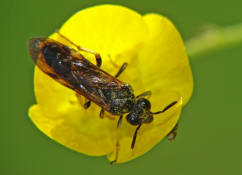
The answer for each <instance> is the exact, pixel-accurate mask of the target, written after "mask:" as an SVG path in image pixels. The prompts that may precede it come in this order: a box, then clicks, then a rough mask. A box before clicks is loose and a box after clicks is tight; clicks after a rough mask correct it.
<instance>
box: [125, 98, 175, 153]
mask: <svg viewBox="0 0 242 175" xmlns="http://www.w3.org/2000/svg"><path fill="white" fill-rule="evenodd" d="M176 103H177V101H174V102H172V103H171V104H169V105H168V106H166V107H165V108H164V109H163V110H162V111H158V112H151V111H150V108H151V105H150V102H149V100H147V99H145V98H138V100H137V101H136V103H135V105H134V107H133V109H132V110H131V112H130V113H129V114H128V115H127V117H126V119H127V121H128V122H129V123H130V124H131V125H138V127H137V128H136V130H135V133H134V136H133V140H132V144H131V148H132V149H133V148H134V145H135V140H136V136H137V132H138V130H139V129H140V127H141V125H142V124H143V123H151V122H152V121H153V119H154V118H153V115H156V114H160V113H163V112H165V111H167V110H168V109H169V108H171V107H172V106H174V105H175V104H176Z"/></svg>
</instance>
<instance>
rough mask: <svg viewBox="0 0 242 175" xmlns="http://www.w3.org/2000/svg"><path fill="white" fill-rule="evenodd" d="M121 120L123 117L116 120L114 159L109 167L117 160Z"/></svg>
mask: <svg viewBox="0 0 242 175" xmlns="http://www.w3.org/2000/svg"><path fill="white" fill-rule="evenodd" d="M122 119H123V116H122V115H121V116H120V117H119V120H118V123H117V137H116V152H115V159H114V160H113V161H111V162H110V164H111V165H112V164H114V163H116V162H117V160H118V152H119V146H120V143H119V140H120V126H121V123H122Z"/></svg>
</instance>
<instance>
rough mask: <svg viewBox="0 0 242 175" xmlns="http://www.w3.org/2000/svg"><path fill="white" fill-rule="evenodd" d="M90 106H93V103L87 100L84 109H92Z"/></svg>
mask: <svg viewBox="0 0 242 175" xmlns="http://www.w3.org/2000/svg"><path fill="white" fill-rule="evenodd" d="M90 105H91V101H90V100H87V99H86V98H85V103H84V108H85V109H87V108H89V107H90Z"/></svg>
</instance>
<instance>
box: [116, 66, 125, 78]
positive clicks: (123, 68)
mask: <svg viewBox="0 0 242 175" xmlns="http://www.w3.org/2000/svg"><path fill="white" fill-rule="evenodd" d="M127 66H128V63H123V65H122V66H121V68H120V69H119V71H118V72H117V74H116V75H115V77H116V78H118V76H119V75H120V74H121V73H122V72H123V71H124V70H125V68H126V67H127Z"/></svg>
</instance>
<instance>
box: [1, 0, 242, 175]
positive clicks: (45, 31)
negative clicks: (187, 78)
mask: <svg viewBox="0 0 242 175" xmlns="http://www.w3.org/2000/svg"><path fill="white" fill-rule="evenodd" d="M103 3H112V4H120V5H125V6H127V7H129V8H132V9H135V10H137V11H138V12H140V13H142V14H144V13H148V12H156V13H160V14H164V15H165V16H167V17H168V18H170V19H171V20H172V21H173V22H174V23H175V25H176V26H177V27H178V29H179V31H180V32H181V34H182V36H183V38H184V39H185V40H187V39H189V38H190V37H192V36H193V34H194V33H195V31H197V30H199V29H200V27H202V26H203V25H205V24H216V25H220V26H228V25H232V24H236V23H241V22H242V10H241V7H242V1H239V0H230V1H225V0H213V1H212V0H202V1H194V0H160V1H158V0H149V1H147V0H146V1H145V0H116V1H104V0H96V1H95V0H86V1H84V0H82V1H81V0H68V1H60V0H41V1H27V0H26V1H24V0H23V1H21V0H19V1H17V0H11V1H9V0H8V1H5V0H1V1H0V19H1V23H0V36H1V37H0V40H1V42H0V65H1V68H0V71H1V72H0V75H1V86H0V93H1V101H0V107H1V117H0V175H43V174H45V175H53V174H54V175H55V174H56V175H65V174H115V175H119V174H124V173H125V174H139V175H143V174H172V175H190V174H191V175H193V174H195V175H200V174H201V175H204V174H219V175H227V174H242V150H241V148H242V112H241V108H242V100H241V99H242V92H241V90H242V44H238V45H234V46H231V47H227V48H226V49H223V50H220V51H216V52H210V53H207V54H204V55H201V56H199V57H196V58H195V57H194V58H190V60H191V66H192V69H193V73H194V79H195V89H194V95H193V97H192V99H191V101H190V102H189V104H188V105H187V106H186V107H185V108H184V110H183V114H182V118H181V122H180V128H179V135H178V137H177V138H176V140H175V141H174V142H172V143H171V142H168V141H167V140H166V139H165V140H163V141H162V142H160V143H159V144H158V145H156V146H155V148H153V149H152V150H151V151H149V152H148V153H146V154H145V155H144V156H142V157H139V158H137V159H135V160H133V161H130V162H128V163H125V164H120V165H115V166H110V165H109V163H108V161H107V159H106V157H88V156H86V155H83V154H79V153H76V152H74V151H71V150H69V149H67V148H65V147H63V146H61V145H60V144H58V143H55V142H54V141H52V140H50V139H49V138H47V137H46V136H45V135H44V134H43V133H41V132H40V131H39V130H38V129H36V127H35V126H34V125H33V124H32V122H31V121H30V119H29V118H28V115H27V110H28V107H29V106H30V105H31V104H33V103H35V100H34V94H33V83H32V82H33V70H34V64H33V63H32V61H31V59H30V57H29V56H28V54H27V48H26V41H27V39H28V38H30V37H33V36H48V35H49V34H51V33H52V32H54V31H55V29H58V28H59V27H60V26H61V24H62V23H63V22H64V21H66V20H67V19H68V18H69V17H70V16H71V15H72V14H73V13H75V12H77V11H78V10H80V9H83V8H86V7H89V6H92V5H96V4H103Z"/></svg>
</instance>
